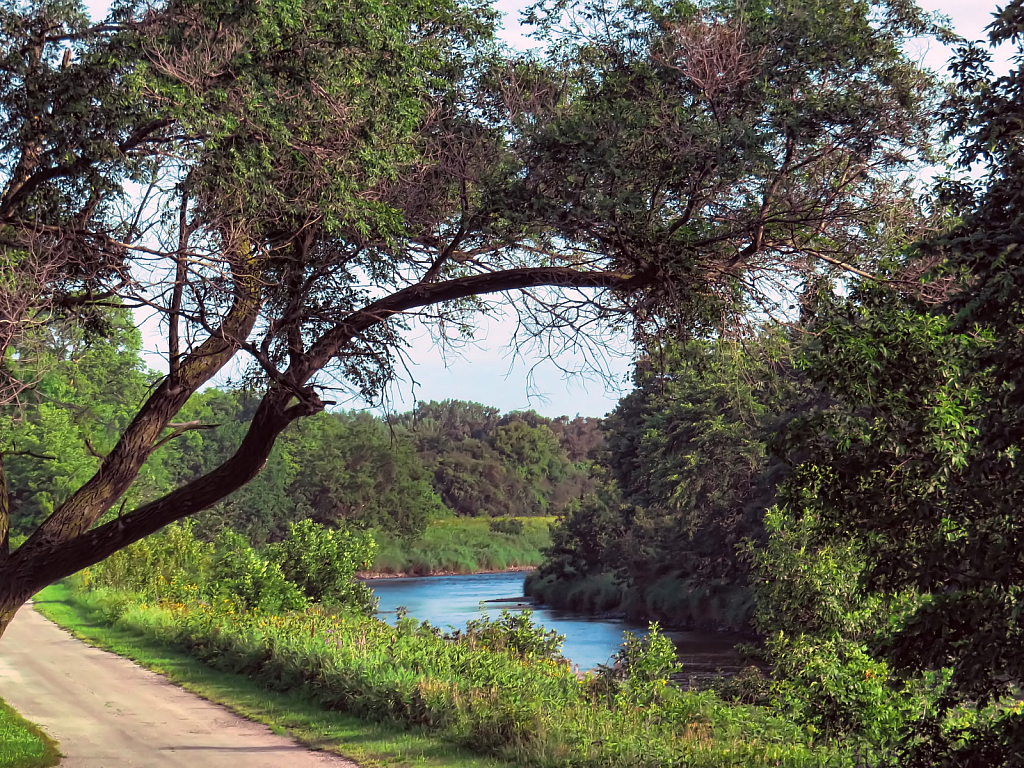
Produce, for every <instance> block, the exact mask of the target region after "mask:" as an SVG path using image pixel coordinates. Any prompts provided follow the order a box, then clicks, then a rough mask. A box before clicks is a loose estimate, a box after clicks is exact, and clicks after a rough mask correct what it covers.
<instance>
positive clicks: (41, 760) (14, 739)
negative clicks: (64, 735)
mask: <svg viewBox="0 0 1024 768" xmlns="http://www.w3.org/2000/svg"><path fill="white" fill-rule="evenodd" d="M60 758H61V754H60V752H59V751H58V749H57V742H55V741H54V740H53V739H51V738H50V737H49V736H47V735H46V734H45V733H43V732H42V730H40V729H39V727H38V726H36V725H34V724H32V723H30V722H29V721H28V720H26V719H25V718H23V717H22V716H21V715H19V714H18V713H17V712H15V711H14V710H13V709H12V708H11V706H10V705H9V704H7V702H5V701H4V700H3V699H0V768H48V766H51V765H57V763H59V762H60Z"/></svg>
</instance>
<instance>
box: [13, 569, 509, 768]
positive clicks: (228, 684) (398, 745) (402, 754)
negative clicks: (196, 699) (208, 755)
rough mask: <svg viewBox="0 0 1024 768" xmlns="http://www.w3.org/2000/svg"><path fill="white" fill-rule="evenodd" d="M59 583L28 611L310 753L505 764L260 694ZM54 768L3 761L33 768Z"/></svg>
mask: <svg viewBox="0 0 1024 768" xmlns="http://www.w3.org/2000/svg"><path fill="white" fill-rule="evenodd" d="M70 597H71V589H70V588H69V587H68V586H66V585H64V584H56V585H53V586H51V587H47V588H46V589H45V590H43V591H42V592H41V593H40V594H39V595H38V596H37V597H36V602H35V605H36V610H37V611H39V612H40V613H42V614H43V615H44V616H46V617H47V618H49V619H50V620H52V621H54V622H56V623H57V624H58V625H60V626H62V627H64V628H65V629H67V630H68V631H70V632H71V633H72V634H73V635H74V636H75V637H78V638H79V639H81V640H84V641H85V642H87V643H89V644H90V645H94V646H96V647H98V648H102V649H104V650H107V651H111V652H113V653H116V654H117V655H119V656H124V657H125V658H128V659H131V660H132V661H134V662H136V663H137V664H139V665H141V666H143V667H145V668H147V669H150V670H153V671H154V672H157V673H159V674H161V675H163V676H164V677H166V678H167V679H169V680H170V681H172V682H174V683H176V684H177V685H180V686H181V687H182V688H184V689H186V690H188V691H191V692H193V693H196V694H198V695H199V696H202V697H203V698H204V699H208V700H210V701H212V702H215V703H217V704H222V705H224V706H226V707H227V708H228V709H230V710H232V711H234V712H237V713H238V714H239V715H241V716H243V717H246V718H248V719H249V720H253V721H256V722H259V723H263V724H265V725H267V726H269V727H270V728H271V729H272V730H274V731H275V732H276V733H279V734H282V735H287V736H290V737H292V738H293V739H295V740H296V741H298V742H299V743H301V744H304V745H306V746H308V747H310V748H311V749H318V750H324V751H328V752H334V753H336V754H339V755H343V756H345V757H348V758H350V759H352V760H355V761H356V762H357V763H359V764H360V766H363V768H377V767H378V766H380V767H381V768H383V766H393V767H395V768H402V767H404V766H423V767H424V768H430V767H432V766H445V767H446V768H488V767H490V768H503V767H504V766H507V765H508V764H507V763H504V762H501V761H499V760H494V759H490V758H483V757H480V756H479V755H475V754H471V753H470V752H468V751H465V750H463V749H461V748H460V747H458V746H456V745H454V744H451V743H450V742H448V741H445V740H444V739H442V738H439V737H438V736H436V735H434V734H430V733H427V732H426V731H424V730H422V729H419V728H408V727H407V726H405V725H400V724H391V723H379V722H378V723H375V722H368V721H366V720H361V719H359V718H357V717H354V716H353V715H349V714H346V713H342V712H336V711H327V710H324V709H322V708H321V707H319V706H318V705H317V704H315V703H313V702H311V701H310V700H308V699H306V698H305V697H303V696H301V695H299V694H296V693H279V692H274V691H268V690H266V689H265V688H262V687H261V686H259V685H257V684H256V683H255V682H253V681H251V680H249V679H247V678H245V677H243V676H242V675H238V674H232V673H229V672H221V671H217V670H214V669H211V668H210V667H208V666H206V665H205V664H203V663H201V662H199V661H197V660H196V659H194V658H192V657H190V656H188V655H187V654H186V653H184V652H182V651H180V650H177V649H175V648H172V647H170V646H168V645H164V644H162V643H159V642H157V641H154V640H153V639H152V638H151V637H148V636H146V635H144V634H142V633H140V632H135V631H133V630H131V629H130V628H126V627H123V626H111V625H109V624H108V623H107V622H106V620H105V619H104V618H103V617H102V616H100V615H98V614H97V613H95V612H94V611H90V610H89V609H88V608H86V607H85V606H83V605H82V604H81V603H80V602H76V601H73V600H71V599H69V598H70ZM53 764H54V763H38V764H37V763H24V764H22V763H4V762H0V766H3V768H6V767H7V766H8V765H10V766H17V768H36V766H37V765H38V766H39V767H40V768H42V766H48V765H53Z"/></svg>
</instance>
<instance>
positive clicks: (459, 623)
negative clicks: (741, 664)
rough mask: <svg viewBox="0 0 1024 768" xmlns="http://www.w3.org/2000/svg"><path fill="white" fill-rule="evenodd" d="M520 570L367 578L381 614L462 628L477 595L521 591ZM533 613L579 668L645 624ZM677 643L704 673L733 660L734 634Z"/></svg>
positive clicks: (604, 658)
mask: <svg viewBox="0 0 1024 768" xmlns="http://www.w3.org/2000/svg"><path fill="white" fill-rule="evenodd" d="M524 578H525V574H522V573H482V574H473V575H469V576H428V577H423V578H408V579H372V580H370V581H367V582H366V583H367V585H368V586H370V587H371V588H372V589H373V591H374V594H376V595H377V597H379V598H380V611H381V612H382V613H383V616H382V618H384V619H385V620H387V621H389V622H394V621H395V611H396V610H397V609H398V607H399V606H405V608H406V609H407V610H408V611H409V615H410V616H412V617H415V618H417V619H419V620H420V621H429V622H430V623H431V624H433V625H434V626H436V627H441V628H442V629H448V627H455V628H462V627H464V626H465V625H466V622H467V621H469V620H470V619H475V618H480V616H481V615H482V611H481V605H480V603H481V601H483V600H496V599H501V598H510V597H519V596H521V595H522V594H523V579H524ZM502 607H504V606H502V605H501V604H498V605H494V604H490V605H487V606H486V608H485V609H484V611H483V612H485V613H486V614H487V615H489V616H491V617H492V618H494V617H496V616H498V615H499V614H500V612H501V609H502ZM534 618H535V619H536V620H537V622H539V623H540V624H543V625H544V626H545V627H547V628H548V629H553V630H555V631H556V632H558V633H559V634H561V635H565V646H564V647H563V654H564V655H565V657H566V658H568V659H570V660H571V661H572V662H573V664H577V665H579V667H580V669H591V668H593V667H595V666H597V665H598V664H607V663H608V662H609V660H610V659H611V657H612V656H613V655H614V654H615V652H616V651H617V650H618V649H619V647H620V645H621V643H622V633H623V632H633V633H635V634H643V633H644V632H645V631H646V627H645V626H640V625H637V624H631V623H629V622H625V621H620V620H616V619H607V618H594V617H590V616H580V615H577V614H572V613H566V612H563V611H552V610H549V609H544V608H538V609H536V610H535V611H534ZM669 634H670V636H671V637H672V638H673V639H674V640H675V641H676V643H677V645H678V646H679V647H680V651H681V653H682V657H683V663H684V665H685V667H686V668H689V669H690V671H693V672H694V673H699V674H701V675H703V674H704V673H705V672H706V671H708V670H711V671H713V670H714V669H715V668H718V667H730V666H733V665H734V664H735V656H734V654H733V652H732V646H733V644H734V643H735V641H736V639H735V638H733V637H728V636H723V635H717V634H711V633H704V632H672V633H669Z"/></svg>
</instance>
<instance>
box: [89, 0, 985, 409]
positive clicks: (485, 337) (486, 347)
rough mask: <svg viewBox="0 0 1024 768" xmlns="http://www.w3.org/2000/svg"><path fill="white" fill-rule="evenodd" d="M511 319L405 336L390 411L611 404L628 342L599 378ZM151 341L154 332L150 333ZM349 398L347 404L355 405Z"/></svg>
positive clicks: (939, 60) (502, 5) (623, 379)
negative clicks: (424, 404)
mask: <svg viewBox="0 0 1024 768" xmlns="http://www.w3.org/2000/svg"><path fill="white" fill-rule="evenodd" d="M918 2H919V5H921V7H923V8H924V9H925V10H928V11H940V12H942V13H945V14H946V15H948V16H949V17H950V18H951V20H952V22H953V27H954V29H956V30H957V31H958V32H959V33H960V34H961V35H962V36H964V37H967V38H969V39H981V38H982V37H984V33H983V29H984V27H985V26H986V25H987V24H988V23H989V21H990V20H991V14H992V12H993V11H994V10H995V8H996V5H997V4H996V3H995V2H993V1H992V0H918ZM528 4H529V3H528V2H527V0H497V1H496V6H497V8H498V9H499V10H501V11H502V12H503V13H505V37H506V39H507V40H508V42H509V43H510V44H512V45H516V46H526V45H528V44H529V40H528V39H527V38H526V37H525V36H524V32H525V31H526V30H524V29H522V28H521V27H520V25H519V23H518V15H519V11H520V9H522V8H523V7H525V6H526V5H528ZM86 5H87V6H88V7H89V8H90V10H91V12H92V13H93V16H94V17H95V18H98V17H100V16H102V15H103V14H104V13H105V12H106V8H107V7H108V5H109V3H108V2H106V1H105V0H89V1H88V2H87V3H86ZM916 53H917V55H920V57H921V59H922V61H923V62H924V63H925V64H927V65H928V66H930V67H932V68H935V69H943V68H944V67H945V62H946V60H947V58H948V52H947V51H944V50H943V49H942V48H941V47H939V46H936V45H932V46H930V47H925V46H922V49H921V51H920V52H916ZM512 328H513V324H512V323H511V322H510V321H502V320H501V319H500V318H494V319H490V320H486V321H485V322H484V323H483V324H482V326H481V329H480V332H479V333H478V335H477V341H476V343H475V344H473V345H470V346H466V347H464V348H463V349H462V350H461V351H460V352H459V353H458V354H449V355H443V354H441V353H440V352H439V350H438V348H437V347H436V346H435V345H434V344H433V343H432V342H431V340H430V339H429V338H428V337H427V335H426V334H425V333H423V332H420V333H418V334H414V335H413V338H412V339H411V343H412V347H411V349H410V358H411V362H412V367H411V371H412V375H413V376H414V377H415V379H416V381H417V386H415V387H413V386H412V385H411V383H410V382H409V381H405V382H403V383H400V384H398V385H397V386H395V387H394V388H393V390H392V392H391V397H392V401H393V402H392V405H393V407H394V408H395V409H396V410H406V409H408V408H410V407H411V406H412V405H413V403H414V402H415V401H416V400H444V399H447V398H454V399H461V400H475V401H477V402H481V403H485V404H487V405H493V406H496V407H498V408H500V409H502V410H503V411H509V410H514V409H525V408H534V409H535V410H537V411H539V412H540V413H542V414H545V415H547V416H558V415H562V414H566V415H569V416H575V415H576V414H580V415H583V416H601V415H603V414H605V413H607V412H608V411H610V410H611V409H612V408H614V407H615V404H616V403H617V401H618V398H619V397H620V396H621V395H622V394H624V393H625V392H626V391H628V389H629V384H628V378H629V370H630V359H629V350H628V345H627V344H626V343H625V342H624V341H623V342H622V343H620V344H618V345H617V346H618V347H619V349H618V350H615V351H612V352H611V353H609V354H606V355H605V356H604V357H603V359H602V360H601V361H599V362H600V365H599V367H600V368H601V369H603V372H604V375H603V377H599V376H596V375H594V374H591V375H589V376H588V375H584V374H580V373H576V374H570V375H567V374H566V373H565V372H564V371H566V370H570V371H575V370H578V369H579V368H580V363H581V362H582V361H583V359H582V357H581V356H580V355H578V354H577V355H572V354H565V355H561V356H558V357H557V358H556V359H555V360H554V361H550V360H542V359H538V358H536V357H533V356H530V355H527V354H525V352H524V355H515V354H513V353H512V351H511V347H510V345H509V340H510V335H511V331H512ZM153 342H154V346H155V343H156V339H155V338H154V339H153ZM149 362H150V365H152V366H153V367H154V368H157V369H158V370H160V369H163V368H164V367H165V366H166V362H165V361H164V360H163V359H162V358H161V357H160V356H159V355H157V354H150V355H149ZM360 406H361V403H359V402H352V403H350V407H360Z"/></svg>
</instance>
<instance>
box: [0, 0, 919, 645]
mask: <svg viewBox="0 0 1024 768" xmlns="http://www.w3.org/2000/svg"><path fill="white" fill-rule="evenodd" d="M0 17H2V24H0V29H2V32H0V60H2V65H0V73H2V74H0V111H2V113H3V115H4V118H5V119H4V120H3V126H2V128H0V137H2V140H0V146H2V147H3V149H2V150H0V176H2V182H0V187H2V193H0V259H2V262H3V265H4V269H3V274H4V278H3V284H2V285H0V306H2V307H3V317H2V326H0V344H2V345H3V354H2V356H0V359H2V361H3V376H4V390H3V391H4V402H5V403H7V404H8V405H7V406H5V407H9V408H11V409H15V410H16V409H17V406H18V402H19V400H22V401H23V400H24V398H25V397H26V395H25V393H26V391H28V390H29V389H30V388H31V387H32V386H33V384H34V379H32V378H26V377H25V375H24V374H25V373H26V372H27V371H31V370H34V369H35V368H36V366H34V364H32V363H31V362H30V361H33V360H35V359H36V358H38V357H39V352H38V350H39V347H38V346H36V345H34V343H33V339H34V338H35V337H34V335H33V329H35V328H46V329H49V328H55V327H62V326H66V327H68V328H70V329H86V328H90V327H92V326H93V325H95V323H96V322H97V320H96V318H97V316H98V314H97V313H100V312H101V311H102V310H106V309H109V308H110V307H115V308H117V307H127V308H146V309H147V310H148V311H150V312H152V313H156V314H157V315H158V316H159V317H160V318H161V321H162V323H163V332H164V350H163V351H164V353H165V354H166V359H167V369H166V371H161V372H160V378H159V379H158V380H157V381H155V382H153V383H152V385H151V387H150V388H149V389H147V390H145V392H144V393H141V394H140V395H139V397H138V399H137V400H136V402H135V403H134V404H133V405H132V409H131V410H130V411H129V412H128V413H129V418H128V419H127V423H126V424H124V426H118V427H115V428H114V430H113V432H114V434H116V439H112V440H111V444H109V445H107V446H104V447H103V448H102V449H100V448H97V450H96V453H97V466H96V468H95V472H93V473H92V474H88V473H86V474H88V476H87V477H86V476H84V475H83V476H82V477H81V478H78V477H77V476H76V480H75V483H74V486H75V489H74V491H73V492H72V493H71V494H70V495H68V496H67V498H66V499H65V500H64V501H63V503H61V504H60V505H59V506H56V507H55V508H54V509H53V510H52V512H49V511H48V510H47V512H48V514H47V515H46V516H45V518H44V519H42V520H41V521H40V523H39V526H38V527H37V529H36V530H35V531H34V532H33V533H32V534H31V535H30V536H29V538H28V540H27V541H26V542H25V543H24V544H23V545H22V546H21V547H20V548H19V549H17V550H16V551H15V552H13V553H12V552H10V551H9V548H8V546H7V544H6V541H7V530H8V522H7V513H6V504H5V506H4V512H3V523H2V532H3V541H4V542H5V543H4V544H3V546H2V547H0V574H2V577H0V627H2V626H4V625H5V624H6V622H7V621H9V619H10V617H11V615H13V614H12V611H13V610H14V608H16V607H17V606H18V605H20V604H21V603H22V602H24V600H25V599H27V598H28V597H29V596H30V595H31V594H32V593H33V592H35V591H36V590H38V589H39V588H40V587H42V586H43V585H45V584H46V583H49V582H50V581H52V580H54V579H57V578H60V577H62V576H64V575H67V574H69V573H72V572H74V571H75V570H78V569H80V568H82V567H84V566H87V565H90V564H92V563H95V562H97V561H99V560H101V559H102V558H104V557H106V556H108V555H109V554H111V553H112V552H115V551H117V550H118V549H120V548H122V547H124V546H126V545H127V544H129V543H131V542H133V541H136V540H138V539H139V538H141V537H143V536H145V535H147V534H149V533H152V532H153V531H156V530H158V529H159V528H161V527H162V526H164V525H166V524H167V523H169V522H171V521H173V520H176V519H180V518H182V517H185V516H188V515H192V514H194V513H196V512H199V511H201V510H203V509H205V508H207V507H209V506H210V505H211V504H214V503H216V502H217V501H219V500H220V499H222V498H224V497H225V496H227V495H228V494H230V493H232V492H233V491H235V490H237V489H239V488H241V487H242V486H244V485H245V484H246V483H247V482H249V481H250V480H251V479H252V478H254V477H255V476H256V475H257V474H258V473H259V471H260V470H261V468H262V467H263V466H264V464H265V462H266V460H267V457H268V456H269V455H270V452H271V450H272V448H273V446H274V443H275V440H276V439H277V437H278V436H279V435H280V434H281V433H282V432H283V430H284V429H285V428H286V427H287V426H288V425H289V424H290V423H292V422H294V421H296V420H298V419H300V418H302V417H304V416H308V415H312V414H316V413H319V412H320V411H322V410H323V409H324V408H325V406H326V405H327V404H328V403H329V401H330V400H331V398H332V397H333V395H332V394H331V392H332V391H334V390H337V389H347V390H348V391H355V392H357V393H360V394H362V395H363V396H365V397H368V398H374V397H380V396H381V393H382V392H383V391H384V388H385V387H386V385H387V384H388V383H389V382H391V381H392V380H393V379H394V378H395V376H396V370H397V369H398V367H399V362H400V360H401V348H402V334H403V331H404V329H405V327H406V324H407V323H408V322H409V320H410V318H413V317H416V318H418V319H419V320H421V321H424V322H427V323H428V324H429V325H430V326H431V327H432V328H433V329H434V331H435V333H436V334H437V338H438V339H439V341H443V340H444V338H446V337H447V335H448V334H451V333H465V334H471V332H472V328H473V327H474V320H475V318H476V317H478V316H479V314H480V313H482V312H487V311H489V310H492V309H494V307H495V306H496V305H497V303H498V302H500V299H499V298H497V297H498V296H499V295H506V296H509V297H510V301H511V302H512V303H511V304H509V305H508V306H510V307H512V308H514V309H515V310H516V311H517V312H519V313H520V316H521V318H522V320H523V323H524V328H525V329H527V330H528V331H530V332H531V333H534V334H537V335H543V336H545V337H552V336H553V337H554V338H562V339H564V340H565V341H566V342H567V343H577V342H578V341H579V339H580V338H581V337H586V336H588V335H591V334H594V333H596V332H597V329H600V328H617V329H622V328H627V329H629V330H631V331H632V332H633V333H634V334H635V335H637V336H640V337H642V336H644V335H645V334H647V333H649V332H651V331H652V330H657V329H659V328H662V327H665V326H672V327H674V328H676V329H677V330H680V331H684V332H686V333H693V334H708V333H712V332H713V329H714V328H717V327H720V326H721V325H722V323H723V322H724V321H726V320H728V319H729V318H734V317H737V316H740V315H741V314H742V312H743V310H749V309H751V308H755V309H756V308H758V307H760V308H762V309H765V308H768V309H770V306H769V305H770V304H772V303H773V302H774V301H776V300H777V299H778V297H779V296H780V294H779V289H780V288H781V289H785V288H786V286H787V284H788V283H787V281H790V283H791V282H792V280H794V279H799V278H800V277H801V276H806V275H807V274H811V273H816V272H821V271H829V270H832V269H838V270H845V271H850V270H853V271H859V272H864V271H865V270H871V269H873V265H874V264H875V263H876V262H877V260H878V258H879V256H880V254H881V253H882V252H884V251H885V250H886V249H887V247H888V246H887V245H886V240H887V236H888V235H889V233H899V235H898V236H899V237H902V236H903V234H902V231H903V229H906V228H912V225H911V224H910V223H908V222H909V221H910V214H911V213H912V212H913V211H912V209H913V206H912V205H910V204H908V203H907V200H908V198H907V196H906V195H905V194H904V191H903V189H902V185H903V184H904V183H905V182H904V181H903V180H904V179H905V172H906V171H907V170H908V169H909V168H912V167H913V164H914V162H915V161H916V159H917V158H919V157H921V156H923V155H926V154H927V151H928V127H929V118H928V112H929V108H930V106H931V98H932V96H931V94H932V90H931V81H930V79H929V78H928V76H927V75H926V74H925V73H923V71H922V70H921V69H920V68H919V67H917V66H916V65H915V64H914V63H913V62H912V61H911V60H910V59H909V58H908V57H907V56H906V55H905V54H904V53H903V49H902V47H901V45H902V42H903V41H904V40H906V39H907V38H909V37H914V36H919V35H921V34H925V33H928V32H929V31H930V29H931V28H930V26H929V23H928V21H927V19H926V18H925V17H924V16H923V15H922V14H921V13H920V12H919V11H918V10H917V9H916V8H914V7H913V6H912V5H911V4H908V3H905V2H902V0H885V1H881V2H877V3H857V4H854V5H852V6H851V5H849V4H848V3H845V2H836V1H834V0H791V1H790V2H789V3H787V5H786V8H785V12H784V13H779V12H777V10H776V8H775V6H774V5H773V4H771V3H760V4H758V3H755V4H754V5H751V4H750V3H748V2H744V3H732V2H712V1H706V2H705V1H700V2H688V3H682V4H666V5H664V6H661V5H658V4H635V3H630V2H624V3H622V4H619V5H617V6H605V5H603V4H594V5H588V4H587V3H585V2H583V3H579V4H576V5H570V4H567V3H561V2H553V3H548V4H541V5H540V6H538V7H537V8H535V9H534V11H532V15H531V18H532V19H533V20H534V21H536V22H537V23H538V24H539V30H540V36H541V39H542V40H543V41H544V42H545V43H546V45H547V46H548V48H547V51H546V53H545V54H543V55H542V56H524V55H518V54H510V53H509V52H507V51H504V50H502V49H501V48H500V46H498V45H497V43H496V42H495V40H494V23H495V14H494V12H493V10H492V9H491V8H490V7H489V6H487V5H484V4H480V3H475V2H472V1H469V2H463V1H462V0H418V1H417V2H399V3H391V4H386V5H381V4H379V3H374V2H368V1H363V0H359V1H358V2H354V3H345V4H336V3H333V2H324V0H294V1H289V2H277V1H275V2H242V3H234V2H233V3H227V4H225V3H222V2H218V1H217V0H169V2H166V3H160V4H155V5H153V4H148V3H145V4H144V3H140V4H134V3H131V2H126V3H121V4H118V5H116V6H115V7H114V9H113V10H112V11H111V14H110V16H109V18H107V19H106V20H104V21H103V22H100V23H93V22H91V21H90V20H89V19H88V17H87V16H86V14H85V13H84V11H83V10H82V8H81V7H80V6H79V5H78V4H77V3H74V2H62V1H61V2H37V3H29V4H22V3H16V2H12V1H10V0H5V2H3V3H2V4H0ZM880 235H881V236H880ZM892 236H893V237H897V235H896V234H893V235H892ZM559 334H561V335H560V336H559ZM236 358H237V359H238V360H239V362H237V363H232V361H234V360H236ZM229 363H232V365H240V366H241V368H242V369H243V370H245V371H246V377H247V382H248V383H249V384H250V386H251V387H252V388H253V390H254V391H256V392H259V393H260V398H259V401H258V403H257V404H256V405H255V408H254V411H253V414H252V418H251V420H250V421H249V424H248V428H247V429H246V431H245V434H244V435H241V436H239V438H238V440H237V443H236V446H235V448H234V450H233V451H232V452H231V453H230V455H228V456H226V457H225V458H224V460H223V462H222V463H220V464H219V465H218V466H216V467H214V468H211V469H210V470H209V471H207V472H205V473H204V474H203V475H202V476H200V477H198V478H195V479H193V480H191V481H189V482H187V483H185V484H184V485H182V486H181V487H179V488H176V489H174V490H172V491H170V492H169V493H166V494H164V495H162V496H157V497H153V498H139V499H138V500H137V501H136V500H133V498H132V497H131V496H126V494H128V493H129V491H130V489H131V488H132V487H133V486H134V485H135V484H136V483H137V481H138V480H139V478H140V476H141V474H142V473H143V472H144V471H145V470H144V468H145V467H146V465H147V460H148V459H149V458H150V457H151V456H152V455H153V454H154V452H156V451H159V450H160V449H161V448H163V447H164V446H165V445H167V442H168V440H171V439H180V436H181V435H182V434H184V433H185V432H187V431H189V430H190V429H191V428H192V427H191V426H189V425H187V424H185V423H183V422H180V421H176V418H177V416H178V414H179V412H180V411H181V410H182V408H183V407H184V406H185V404H186V403H187V402H188V400H189V398H190V397H191V396H192V395H193V394H194V393H196V392H197V391H198V390H200V389H201V388H202V387H203V386H204V385H205V384H206V383H207V382H209V381H210V380H211V378H212V377H213V376H215V375H216V374H217V373H218V372H221V371H222V370H224V369H225V366H228V364H229ZM510 431H520V432H524V434H523V435H520V437H525V436H526V435H525V431H524V430H523V428H521V427H514V428H510ZM112 437H113V435H112ZM515 442H516V441H511V442H509V443H508V445H507V447H508V449H509V450H519V449H520V448H521V447H524V446H526V445H527V444H528V443H529V441H528V440H527V441H525V442H524V441H522V440H519V441H518V443H519V447H513V443H515ZM534 449H536V450H541V448H540V447H539V446H533V447H531V448H530V450H534ZM115 508H116V509H117V510H118V514H117V516H116V519H113V520H111V521H109V522H106V523H102V524H99V525H97V522H98V521H100V520H101V518H103V516H104V515H105V514H106V513H108V511H110V510H112V509H115Z"/></svg>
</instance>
